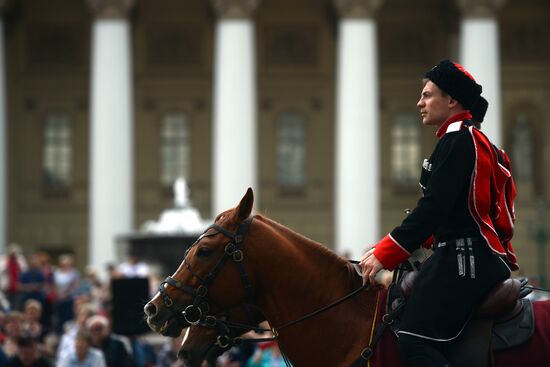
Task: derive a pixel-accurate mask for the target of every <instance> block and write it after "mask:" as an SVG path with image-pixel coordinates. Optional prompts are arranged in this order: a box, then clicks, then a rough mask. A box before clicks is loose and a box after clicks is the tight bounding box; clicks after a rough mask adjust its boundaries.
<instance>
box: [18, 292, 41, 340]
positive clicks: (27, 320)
mask: <svg viewBox="0 0 550 367" xmlns="http://www.w3.org/2000/svg"><path fill="white" fill-rule="evenodd" d="M41 317H42V304H41V303H40V302H38V301H37V300H35V299H28V300H27V301H26V302H25V304H24V305H23V325H22V328H23V331H24V332H26V333H28V334H30V335H31V336H33V337H34V338H36V339H37V340H39V341H43V340H44V333H43V328H42V323H41V322H40V319H41Z"/></svg>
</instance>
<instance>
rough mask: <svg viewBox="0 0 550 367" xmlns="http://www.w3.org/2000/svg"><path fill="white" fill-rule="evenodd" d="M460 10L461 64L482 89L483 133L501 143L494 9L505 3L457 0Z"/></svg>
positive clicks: (499, 86) (498, 64) (488, 0)
mask: <svg viewBox="0 0 550 367" xmlns="http://www.w3.org/2000/svg"><path fill="white" fill-rule="evenodd" d="M457 1H458V5H459V7H460V10H461V11H462V22H461V25H460V63H461V64H463V65H464V67H465V68H466V69H467V70H468V71H469V72H470V73H472V75H473V76H474V78H475V79H476V80H477V82H478V83H479V84H481V85H482V86H483V96H484V97H485V99H487V101H489V108H488V109H487V114H486V115H485V120H484V122H483V124H482V125H481V126H482V130H483V131H484V132H485V134H487V136H489V138H490V139H491V141H492V142H493V143H494V144H496V145H498V146H501V144H502V110H501V108H502V106H501V84H500V53H499V33H498V23H497V18H496V13H497V10H498V9H500V8H501V7H502V6H503V5H504V2H505V1H506V0H457Z"/></svg>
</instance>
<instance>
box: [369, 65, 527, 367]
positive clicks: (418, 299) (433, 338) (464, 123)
mask: <svg viewBox="0 0 550 367" xmlns="http://www.w3.org/2000/svg"><path fill="white" fill-rule="evenodd" d="M481 92H482V88H481V85H479V84H478V83H477V82H476V81H475V79H474V77H473V76H472V75H471V74H470V73H469V72H468V71H466V70H465V69H464V68H463V67H462V66H461V65H459V64H457V63H454V62H451V61H449V60H443V61H441V62H440V63H439V64H438V65H436V66H435V67H434V68H432V69H431V70H430V71H428V72H427V73H426V78H425V80H424V85H423V88H422V91H421V94H420V100H419V101H418V103H417V106H418V108H419V109H420V114H421V116H422V123H423V124H424V125H426V126H433V127H435V128H436V129H437V131H436V137H437V138H438V142H437V145H436V146H435V149H434V151H433V153H432V155H431V156H430V158H429V159H426V160H424V163H423V164H422V174H421V177H420V186H421V188H422V190H423V196H422V197H421V198H420V200H419V201H418V203H417V206H416V208H415V209H414V210H413V211H412V212H411V213H410V214H408V216H407V217H406V218H405V220H404V221H403V222H402V224H401V225H400V226H398V227H396V228H395V229H393V230H392V231H391V233H389V234H388V235H386V236H385V237H384V238H383V239H382V240H380V241H379V242H378V243H376V244H374V245H373V246H372V248H371V249H370V250H368V251H367V252H366V253H365V254H364V255H363V257H362V258H361V262H360V265H361V267H362V270H363V278H364V281H365V283H366V282H370V283H375V276H376V273H378V271H380V270H381V269H383V268H384V269H388V270H393V269H395V268H396V267H397V266H398V265H399V264H400V263H401V262H403V261H405V260H407V259H408V258H409V257H410V256H411V253H412V252H413V251H414V250H415V249H417V248H419V247H421V246H423V245H424V246H429V247H431V248H432V249H433V250H434V253H433V255H432V256H431V257H430V258H429V259H428V260H427V261H425V262H424V263H423V265H422V268H421V270H420V272H419V275H418V276H417V279H416V283H415V287H414V292H413V293H412V295H411V296H410V298H409V299H408V303H407V307H406V308H405V310H404V312H403V314H402V315H401V324H400V330H399V331H398V335H399V338H398V347H399V350H400V351H401V353H402V355H403V356H404V357H405V359H406V361H407V363H408V365H409V366H411V367H443V366H449V361H448V359H447V356H446V355H445V354H446V353H445V351H446V348H447V346H448V344H449V342H450V341H452V340H453V339H455V338H457V337H458V336H459V335H460V333H461V331H462V330H463V328H464V325H465V324H466V322H467V321H468V319H469V318H470V316H471V315H472V313H473V312H474V311H475V309H476V308H477V306H478V305H479V304H480V303H481V301H482V300H483V298H484V297H485V296H486V295H487V294H488V293H489V292H490V290H491V289H492V288H493V287H494V286H495V285H496V284H498V283H499V282H501V281H503V280H505V279H507V278H509V277H510V275H511V270H517V269H518V265H517V258H516V256H515V254H514V250H513V248H512V245H511V243H510V240H511V238H512V235H513V222H514V220H515V215H514V212H513V207H514V206H513V201H514V198H515V186H514V181H513V178H512V175H511V170H510V160H509V158H508V156H507V155H506V153H504V151H502V150H500V149H498V148H497V147H495V146H494V145H493V144H492V143H491V142H490V140H489V139H488V138H487V137H486V136H485V135H484V134H483V133H482V132H481V130H480V126H481V122H482V121H483V117H484V115H485V112H486V111H487V107H488V102H487V101H486V100H485V99H484V98H483V97H482V96H481Z"/></svg>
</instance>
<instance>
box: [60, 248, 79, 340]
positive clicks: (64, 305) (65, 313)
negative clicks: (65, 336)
mask: <svg viewBox="0 0 550 367" xmlns="http://www.w3.org/2000/svg"><path fill="white" fill-rule="evenodd" d="M79 281H80V273H79V272H78V270H77V269H76V268H75V264H74V257H73V256H72V255H70V254H63V255H60V256H59V267H58V268H57V269H56V270H55V271H54V284H55V290H56V302H55V315H56V325H55V331H56V333H57V334H58V335H60V334H61V333H62V332H63V325H64V324H65V323H66V322H67V321H69V320H72V319H73V318H74V313H73V304H74V294H75V291H76V290H77V288H78V285H79Z"/></svg>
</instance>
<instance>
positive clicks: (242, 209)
mask: <svg viewBox="0 0 550 367" xmlns="http://www.w3.org/2000/svg"><path fill="white" fill-rule="evenodd" d="M253 205H254V192H253V191H252V188H250V187H249V188H248V190H246V194H244V196H243V198H242V199H241V202H240V203H239V205H238V206H237V219H238V220H239V221H243V220H245V219H246V218H248V217H249V216H250V213H252V206H253Z"/></svg>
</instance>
